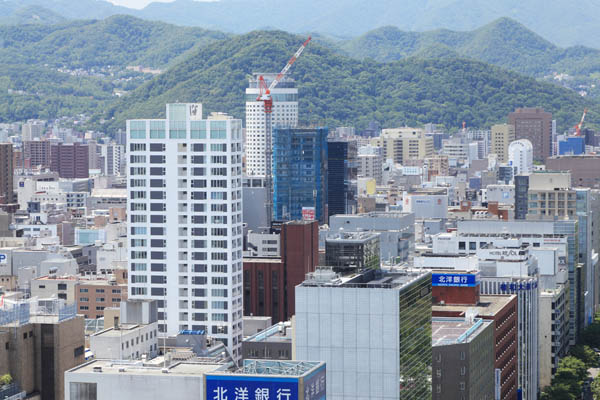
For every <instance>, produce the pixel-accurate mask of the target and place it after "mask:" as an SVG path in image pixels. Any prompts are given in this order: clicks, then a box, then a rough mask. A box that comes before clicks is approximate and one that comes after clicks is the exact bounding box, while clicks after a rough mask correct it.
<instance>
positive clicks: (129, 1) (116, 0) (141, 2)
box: [108, 0, 173, 9]
mask: <svg viewBox="0 0 600 400" xmlns="http://www.w3.org/2000/svg"><path fill="white" fill-rule="evenodd" d="M108 1H110V2H111V3H113V4H117V5H119V6H125V7H129V8H138V9H139V8H144V7H146V6H147V5H148V4H150V3H153V2H157V1H160V2H162V3H170V2H171V1H173V0H108Z"/></svg>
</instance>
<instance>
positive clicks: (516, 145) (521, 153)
mask: <svg viewBox="0 0 600 400" xmlns="http://www.w3.org/2000/svg"><path fill="white" fill-rule="evenodd" d="M508 163H509V164H510V165H511V166H512V167H514V168H515V175H524V174H530V173H532V172H533V145H532V144H531V142H530V141H529V140H528V139H519V140H515V141H514V142H511V143H510V145H509V146H508Z"/></svg>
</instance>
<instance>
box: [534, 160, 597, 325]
mask: <svg viewBox="0 0 600 400" xmlns="http://www.w3.org/2000/svg"><path fill="white" fill-rule="evenodd" d="M527 198H528V205H527V214H526V218H527V219H528V220H537V219H541V220H544V219H546V220H554V219H555V218H558V219H560V220H564V218H568V219H570V220H573V221H575V222H577V230H578V239H577V243H578V252H577V254H576V255H575V256H576V258H577V263H580V264H581V269H580V272H581V273H582V277H581V279H582V281H581V282H580V283H576V282H575V280H576V278H577V276H576V275H577V271H575V270H574V269H573V268H571V269H570V270H569V281H570V284H571V286H572V287H574V286H576V285H578V284H580V285H581V288H582V291H581V292H575V293H577V294H578V295H581V296H582V297H581V298H580V302H579V304H580V305H579V307H580V308H579V310H578V317H577V318H578V321H579V322H578V326H579V327H583V326H585V325H587V324H589V323H590V322H591V320H592V318H593V314H594V307H595V306H594V304H595V298H596V295H597V293H596V292H597V289H596V285H595V283H594V282H596V280H597V276H596V275H597V273H596V265H595V264H596V263H597V261H595V259H594V258H593V253H597V252H598V250H599V249H598V247H597V243H595V242H594V240H593V230H592V226H593V225H594V223H598V218H599V217H600V216H599V215H598V214H599V213H600V194H599V193H598V191H597V190H595V189H587V188H572V187H571V175H570V173H569V172H552V171H544V172H534V173H532V174H530V175H529V184H528V187H527ZM563 222H564V221H563ZM573 301H575V300H573Z"/></svg>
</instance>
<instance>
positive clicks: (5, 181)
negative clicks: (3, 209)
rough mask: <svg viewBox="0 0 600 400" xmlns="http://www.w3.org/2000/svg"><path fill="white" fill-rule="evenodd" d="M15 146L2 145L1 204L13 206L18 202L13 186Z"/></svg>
mask: <svg viewBox="0 0 600 400" xmlns="http://www.w3.org/2000/svg"><path fill="white" fill-rule="evenodd" d="M13 163H14V160H13V145H12V143H0V203H2V204H11V203H14V202H15V201H16V199H15V193H14V186H13V174H14V172H13V170H14V164H13Z"/></svg>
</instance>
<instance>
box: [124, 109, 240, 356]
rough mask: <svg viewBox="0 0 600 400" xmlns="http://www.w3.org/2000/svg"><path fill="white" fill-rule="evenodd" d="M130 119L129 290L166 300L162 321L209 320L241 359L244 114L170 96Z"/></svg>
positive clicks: (184, 325)
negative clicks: (211, 110)
mask: <svg viewBox="0 0 600 400" xmlns="http://www.w3.org/2000/svg"><path fill="white" fill-rule="evenodd" d="M166 115H167V118H166V119H164V120H131V121H127V133H128V135H127V136H128V138H129V140H128V143H129V152H128V154H129V157H130V163H129V168H130V172H129V180H128V182H127V190H128V207H127V208H128V210H129V211H128V213H129V229H128V241H129V242H130V257H129V263H128V264H129V297H130V298H133V299H154V300H157V301H158V307H159V315H158V319H159V321H160V324H159V330H160V331H161V332H163V333H166V334H169V335H172V334H175V333H177V332H179V331H181V330H188V329H191V330H204V331H206V332H208V334H209V335H211V336H212V337H214V338H215V339H217V340H220V341H222V342H223V343H224V344H225V345H226V346H227V347H228V349H229V351H230V352H231V354H232V357H233V358H234V359H238V358H239V356H240V346H241V338H242V249H243V244H242V165H241V163H242V123H241V121H240V120H236V119H233V118H231V117H228V116H226V115H224V114H212V115H211V116H210V117H208V118H207V119H202V105H201V104H168V105H167V112H166Z"/></svg>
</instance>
